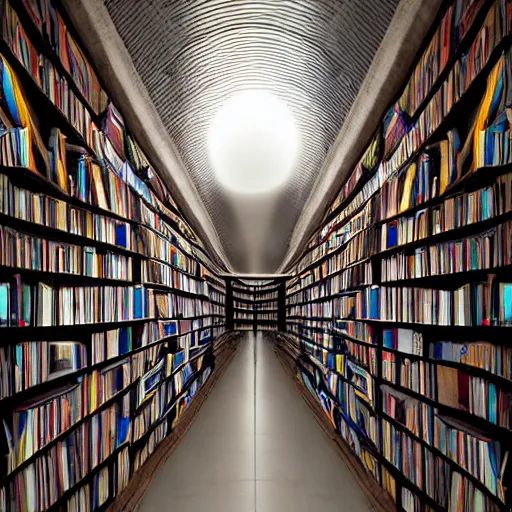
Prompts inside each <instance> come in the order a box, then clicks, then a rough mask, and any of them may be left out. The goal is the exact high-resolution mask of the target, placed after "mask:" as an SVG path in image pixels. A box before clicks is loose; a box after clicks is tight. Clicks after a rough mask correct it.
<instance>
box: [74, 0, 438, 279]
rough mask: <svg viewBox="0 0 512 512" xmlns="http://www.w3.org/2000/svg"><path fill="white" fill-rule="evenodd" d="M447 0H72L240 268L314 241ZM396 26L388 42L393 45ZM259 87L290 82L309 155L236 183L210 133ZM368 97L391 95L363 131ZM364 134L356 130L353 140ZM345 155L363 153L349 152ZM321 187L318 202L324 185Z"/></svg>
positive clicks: (196, 208) (124, 96)
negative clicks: (241, 96) (286, 171)
mask: <svg viewBox="0 0 512 512" xmlns="http://www.w3.org/2000/svg"><path fill="white" fill-rule="evenodd" d="M440 2H442V0H429V2H424V1H423V0H402V1H401V3H400V0H259V1H256V0H137V1H132V0H69V2H66V3H65V4H64V5H65V6H66V8H67V10H68V12H69V14H70V16H71V17H72V19H73V21H74V22H75V25H76V26H77V29H78V31H79V32H80V35H81V37H82V39H83V40H84V43H85V44H86V46H87V49H88V51H89V52H90V53H91V54H92V55H93V57H94V60H95V64H96V66H97V67H98V70H99V73H100V76H101V77H102V79H103V81H104V82H106V85H107V88H108V89H109V90H110V91H111V92H112V91H113V92H114V94H115V95H114V98H115V103H116V104H117V106H118V107H119V108H120V110H121V112H122V113H123V115H124V116H125V118H127V120H128V123H129V125H130V126H131V127H134V126H135V127H137V126H138V125H140V128H141V129H140V133H141V136H142V139H145V140H142V141H141V142H142V143H143V144H142V146H143V147H144V148H145V149H146V150H147V151H148V152H149V156H150V158H151V157H152V156H153V157H154V160H156V161H157V162H158V163H162V164H163V167H164V168H165V171H166V172H167V173H168V174H169V176H170V177H171V178H173V179H174V182H173V183H176V182H177V181H179V178H180V177H181V178H183V176H184V178H183V179H181V178H180V179H181V182H180V183H181V185H180V183H178V184H177V185H176V189H177V192H178V193H177V195H178V198H179V199H180V198H181V199H182V202H184V203H186V204H185V208H184V209H185V212H186V213H187V211H188V213H190V214H191V215H192V216H194V217H195V218H194V219H193V220H195V222H196V227H198V228H199V231H200V232H201V230H202V234H203V235H204V234H205V233H206V235H207V237H208V238H209V239H210V240H209V241H210V242H211V244H212V245H211V246H212V247H214V248H215V250H216V253H217V254H218V255H219V256H220V258H223V259H224V261H225V263H226V265H227V267H228V268H230V269H231V270H233V271H235V272H238V273H256V274H271V273H274V272H276V270H278V269H280V268H281V267H282V266H283V261H288V260H289V258H290V255H291V251H290V241H291V240H292V241H293V244H294V245H295V246H298V243H297V240H299V241H300V240H302V242H303V241H304V240H303V239H301V238H300V237H304V236H306V235H307V229H306V228H307V227H309V228H311V226H310V225H309V224H311V223H310V222H309V221H310V220H311V219H314V218H315V216H316V217H318V215H319V213H320V214H321V210H322V209H325V207H326V206H327V204H326V201H325V198H326V197H328V196H330V197H331V198H332V196H333V194H334V191H335V190H334V189H336V188H338V187H339V186H340V185H341V181H343V178H344V177H346V175H347V173H348V172H349V171H350V169H351V166H353V165H354V163H355V162H354V161H353V160H354V155H356V154H357V152H359V153H360V152H361V151H362V150H363V149H364V147H363V146H364V144H365V143H366V142H367V141H368V140H369V138H370V136H371V135H372V133H371V132H372V131H373V130H374V129H375V127H376V125H377V123H378V120H379V119H380V116H382V112H383V111H384V109H385V108H386V107H387V106H388V105H389V104H390V102H391V101H392V100H393V96H394V95H396V87H397V86H398V84H400V83H401V82H397V80H403V77H404V74H405V72H406V70H407V69H408V68H409V66H410V65H411V63H412V62H413V59H414V55H415V53H416V50H417V49H418V47H419V45H420V43H421V39H422V38H423V36H424V34H425V31H426V30H427V29H428V27H429V26H430V23H431V21H432V19H433V16H434V14H435V12H436V10H437V7H438V5H439V4H440ZM399 4H400V5H399ZM426 4H428V6H427V5H426ZM393 16H394V17H393ZM397 18H399V19H398V20H397ZM400 23H402V25H404V26H400ZM390 24H391V28H390V30H389V31H388V33H387V34H386V31H387V30H388V28H389V27H390ZM393 24H395V25H393ZM114 27H115V28H114ZM390 32H391V34H390ZM385 34H386V40H388V45H387V46H389V47H390V50H389V51H387V53H386V51H383V47H384V46H386V45H384V44H383V45H382V46H381V42H382V40H383V37H384V35H385ZM395 43H396V44H395ZM379 46H381V47H380V48H379ZM394 46H396V48H395V47H394ZM403 48H405V49H406V51H404V50H403ZM378 52H380V53H378ZM400 52H401V53H400ZM376 55H379V57H378V58H375V56H376ZM122 61H123V62H122ZM372 61H373V63H372ZM376 61H382V62H384V63H385V66H387V67H385V69H384V70H383V71H382V72H381V71H380V70H379V67H378V66H379V64H382V62H376ZM376 65H377V67H376ZM123 66H124V67H123ZM381 67H382V66H381ZM369 71H370V72H369ZM369 78H370V79H371V80H369ZM372 80H373V82H372ZM379 80H380V82H379ZM376 82H378V83H376ZM369 84H370V85H372V86H373V88H374V89H375V91H377V92H379V93H380V92H381V91H382V90H385V89H386V88H388V89H391V92H390V91H387V95H386V96H385V99H384V102H382V100H381V98H380V97H378V95H377V94H376V93H375V92H373V93H370V85H369ZM132 86H133V87H132ZM362 87H363V90H362ZM252 89H263V90H266V91H268V92H271V93H274V94H275V95H277V96H278V97H279V98H280V99H281V100H282V101H283V102H284V103H286V104H287V105H288V107H289V109H290V110H291V112H292V114H293V117H294V119H295V121H296V123H297V125H298V127H299V130H300V137H301V147H300V154H299V157H298V159H297V162H296V166H295V168H294V171H293V174H292V176H291V178H290V179H289V181H288V182H287V183H286V185H285V187H284V188H283V189H281V190H279V191H278V192H270V193H265V194H253V195H251V194H236V193H233V192H229V191H228V190H226V189H224V188H223V187H222V186H221V185H220V184H219V182H218V181H217V179H216V177H215V175H214V172H213V171H212V167H211V164H210V161H209V155H208V151H207V134H208V128H209V126H210V124H211V122H212V119H213V117H214V115H215V114H216V112H217V111H218V109H219V108H220V107H221V106H222V105H223V104H224V103H225V101H226V100H227V99H229V98H230V97H232V96H233V95H234V94H236V93H238V92H241V91H244V90H252ZM361 96H363V97H365V98H363V99H364V100H365V101H366V99H368V98H366V97H370V96H371V97H372V99H373V100H375V101H380V102H381V103H385V104H381V105H378V103H377V105H378V109H377V110H379V111H380V112H377V114H376V115H373V116H372V111H371V106H366V110H367V112H366V117H365V116H359V119H358V122H359V124H360V125H361V126H363V125H364V126H365V127H366V132H365V133H364V134H363V137H361V136H360V131H361V126H359V128H358V129H356V124H357V123H355V122H354V115H353V114H354V113H353V112H352V110H353V108H354V105H355V103H357V102H358V101H360V100H361ZM373 97H374V98H373ZM370 103H371V102H370ZM142 104H143V105H142ZM141 105H142V106H141ZM373 108H374V109H375V106H374V107H373ZM351 109H352V110H351ZM363 110H364V109H363ZM347 116H348V117H347ZM372 117H373V121H372V123H373V126H370V127H369V130H368V126H367V125H369V124H372V123H368V122H367V121H368V119H372ZM154 118H157V119H156V121H154ZM149 121H152V122H151V123H150V122H149ZM345 121H346V122H345ZM349 121H350V123H349ZM344 122H345V125H344ZM148 123H149V124H148ZM349 124H350V127H348V126H347V125H349ZM342 128H343V129H344V130H345V132H347V133H345V135H344V136H343V137H341V135H342V133H340V130H342ZM358 130H359V131H358ZM135 131H136V130H135ZM342 131H343V130H342ZM363 131H365V130H363ZM162 132H165V133H162ZM135 135H136V136H137V133H135ZM351 137H352V139H354V140H355V143H351V144H352V145H350V144H349V146H347V144H345V146H343V144H341V145H340V140H341V139H343V140H342V141H341V142H343V141H345V139H350V138H351ZM139 138H140V137H139ZM365 138H366V140H364V139H365ZM164 146H165V147H164ZM352 153H353V154H352ZM171 154H172V155H171ZM169 155H170V156H172V158H170V159H169V158H167V156H169ZM346 155H350V156H351V158H350V159H348V163H347V162H345V163H344V165H342V160H343V158H344V157H345V156H346ZM333 168H334V169H333ZM342 168H343V169H342ZM328 170H330V171H331V175H330V177H329V176H328V174H327V172H326V171H328ZM341 170H343V172H341ZM182 174H183V176H182ZM324 178H325V179H324ZM327 178H328V179H327ZM187 180H188V181H187ZM171 181H172V180H171ZM322 187H323V189H324V190H323V191H322V193H321V194H316V196H315V197H314V199H315V201H316V202H315V201H312V197H313V195H314V194H312V191H315V190H316V189H318V188H319V189H322ZM203 205H204V206H203ZM205 209H206V210H205ZM200 210H201V211H200ZM202 212H204V213H202ZM304 219H305V220H304ZM298 221H299V222H298ZM308 222H309V224H308ZM193 224H194V222H193ZM299 224H300V225H301V229H300V230H299V231H300V233H297V231H298V229H297V226H298V225H299ZM302 224H305V227H304V229H303V228H302ZM292 234H293V236H292ZM214 239H215V240H214ZM295 239H296V240H295ZM295 249H297V247H295ZM287 258H288V260H287Z"/></svg>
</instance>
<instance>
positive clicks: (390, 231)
mask: <svg viewBox="0 0 512 512" xmlns="http://www.w3.org/2000/svg"><path fill="white" fill-rule="evenodd" d="M396 245H398V224H397V222H396V221H393V222H390V223H389V224H388V225H387V243H386V249H389V248H391V247H395V246H396Z"/></svg>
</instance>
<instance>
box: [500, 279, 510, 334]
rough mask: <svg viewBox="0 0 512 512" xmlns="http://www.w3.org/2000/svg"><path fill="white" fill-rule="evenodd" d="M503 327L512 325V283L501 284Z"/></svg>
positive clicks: (501, 319)
mask: <svg viewBox="0 0 512 512" xmlns="http://www.w3.org/2000/svg"><path fill="white" fill-rule="evenodd" d="M500 296H501V304H502V306H501V318H500V324H501V325H505V326H506V325H512V283H500Z"/></svg>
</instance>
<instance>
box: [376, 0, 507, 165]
mask: <svg viewBox="0 0 512 512" xmlns="http://www.w3.org/2000/svg"><path fill="white" fill-rule="evenodd" d="M507 15H508V12H507V9H505V7H504V4H503V3H502V2H499V1H496V2H495V3H494V5H493V6H492V7H491V8H490V10H489V12H488V14H487V16H486V18H485V20H484V22H483V24H482V26H481V28H480V31H479V33H478V34H477V35H476V37H475V39H474V42H473V44H472V45H471V47H470V48H469V50H468V51H467V52H466V53H464V55H463V56H461V57H460V58H459V59H458V61H457V62H456V63H455V65H454V67H453V68H452V70H451V71H450V73H449V75H448V77H447V79H446V80H445V82H444V83H443V86H442V87H441V88H440V89H439V90H438V91H437V92H436V93H435V94H434V96H433V97H432V99H431V100H430V101H429V103H428V104H427V105H426V107H425V109H424V110H423V112H422V113H421V114H420V116H419V117H418V119H417V121H416V123H415V124H414V125H413V126H412V127H409V126H407V127H406V129H405V130H404V132H405V133H404V136H403V138H401V140H400V142H399V143H398V145H397V147H396V150H395V151H394V153H393V154H392V156H391V157H390V158H389V160H387V161H385V162H384V163H383V165H384V166H385V167H388V168H391V169H393V170H397V169H399V168H400V167H401V166H402V165H403V164H404V163H405V162H406V161H407V160H409V159H410V158H411V157H412V156H413V155H414V154H415V153H416V151H417V150H418V148H419V147H420V146H421V145H422V144H423V143H424V142H425V141H426V140H427V139H428V137H430V135H431V134H432V133H433V132H434V131H435V130H436V129H437V128H438V127H439V126H440V124H441V123H442V121H443V120H444V119H445V117H446V116H447V115H448V113H449V112H450V111H451V110H452V108H453V106H454V105H455V104H456V103H458V101H459V100H460V98H461V97H462V96H463V95H464V94H465V92H466V91H467V90H468V88H469V86H470V85H471V83H472V82H473V81H474V79H475V78H476V77H477V76H478V75H479V74H480V72H481V71H482V69H483V68H484V67H485V65H486V64H487V62H488V61H489V59H490V57H491V55H492V53H493V50H494V49H495V48H496V47H497V46H498V44H499V43H500V42H501V41H502V40H503V38H504V37H505V36H506V35H508V33H509V32H510V23H508V22H507V21H506V20H505V18H506V17H507ZM507 60H508V56H507ZM508 65H509V63H508V62H507V64H506V66H508ZM506 66H505V57H503V58H502V59H500V61H499V62H498V64H497V65H496V66H495V67H494V68H493V70H492V71H491V73H490V75H489V77H490V79H489V81H488V92H496V93H498V94H499V93H500V92H501V90H498V89H495V86H496V84H497V82H496V77H495V76H493V74H498V73H501V72H502V71H503V70H504V68H505V67H506ZM498 104H499V102H494V104H493V107H494V106H495V105H498ZM481 107H482V108H483V110H480V114H481V115H479V116H478V117H479V118H481V119H482V120H483V119H484V117H485V118H487V117H488V115H489V114H491V111H489V107H490V105H489V104H485V103H483V104H482V105H481ZM492 121H493V119H492V117H491V119H488V120H487V119H486V124H487V125H489V124H490V123H492ZM477 124H479V123H478V121H477V123H475V127H476V125H477ZM480 126H482V125H480ZM477 130H479V128H477ZM475 133H477V132H475ZM475 137H478V138H479V137H480V133H478V135H475ZM479 142H480V141H477V140H475V144H478V143H479ZM482 162H483V160H482V159H479V158H477V159H476V161H475V162H474V165H476V166H481V164H482Z"/></svg>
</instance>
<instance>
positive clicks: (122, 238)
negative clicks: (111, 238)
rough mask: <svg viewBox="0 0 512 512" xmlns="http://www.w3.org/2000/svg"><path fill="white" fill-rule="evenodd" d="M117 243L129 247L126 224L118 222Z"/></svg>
mask: <svg viewBox="0 0 512 512" xmlns="http://www.w3.org/2000/svg"><path fill="white" fill-rule="evenodd" d="M116 245H119V247H124V248H125V249H126V248H128V243H127V226H126V224H118V225H117V226H116Z"/></svg>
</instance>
